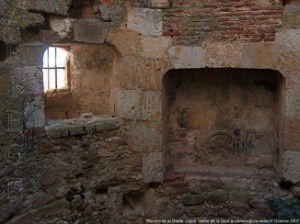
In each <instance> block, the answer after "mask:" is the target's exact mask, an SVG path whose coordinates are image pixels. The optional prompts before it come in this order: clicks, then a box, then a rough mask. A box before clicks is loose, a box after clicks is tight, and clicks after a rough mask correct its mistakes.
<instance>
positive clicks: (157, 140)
mask: <svg viewBox="0 0 300 224" xmlns="http://www.w3.org/2000/svg"><path fill="white" fill-rule="evenodd" d="M148 123H150V124H148ZM161 127H162V124H161V121H159V120H152V121H148V122H132V123H131V124H129V125H128V138H129V139H128V141H129V145H130V146H131V147H132V148H133V149H134V150H135V151H137V152H144V153H147V152H156V151H159V150H160V149H161V148H162V137H161V133H162V128H161Z"/></svg>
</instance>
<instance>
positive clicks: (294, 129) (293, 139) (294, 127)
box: [284, 120, 300, 151]
mask: <svg viewBox="0 0 300 224" xmlns="http://www.w3.org/2000/svg"><path fill="white" fill-rule="evenodd" d="M299 136H300V120H286V121H285V122H284V149H285V150H291V151H300V139H299Z"/></svg>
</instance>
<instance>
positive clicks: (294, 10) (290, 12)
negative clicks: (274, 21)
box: [282, 2, 300, 29]
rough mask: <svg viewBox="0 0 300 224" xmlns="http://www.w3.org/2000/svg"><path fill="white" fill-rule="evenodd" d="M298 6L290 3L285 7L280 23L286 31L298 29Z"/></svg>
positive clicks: (299, 26)
mask: <svg viewBox="0 0 300 224" xmlns="http://www.w3.org/2000/svg"><path fill="white" fill-rule="evenodd" d="M299 13H300V4H299V3H297V2H291V3H289V4H288V5H286V6H285V8H284V11H283V18H282V22H283V25H284V27H285V28H287V29H296V28H300V14H299Z"/></svg>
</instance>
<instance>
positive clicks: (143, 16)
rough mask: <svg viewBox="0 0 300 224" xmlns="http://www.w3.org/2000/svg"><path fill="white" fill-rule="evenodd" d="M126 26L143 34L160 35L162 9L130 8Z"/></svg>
mask: <svg viewBox="0 0 300 224" xmlns="http://www.w3.org/2000/svg"><path fill="white" fill-rule="evenodd" d="M127 27H128V29H131V30H135V31H137V32H139V33H140V34H142V35H145V36H162V11H161V10H160V9H148V8H132V9H130V10H129V12H128V21H127Z"/></svg>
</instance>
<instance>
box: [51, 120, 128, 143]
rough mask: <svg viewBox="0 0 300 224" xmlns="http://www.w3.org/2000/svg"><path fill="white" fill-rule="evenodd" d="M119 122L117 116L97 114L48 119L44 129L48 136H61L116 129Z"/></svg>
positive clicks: (118, 126)
mask: <svg viewBox="0 0 300 224" xmlns="http://www.w3.org/2000/svg"><path fill="white" fill-rule="evenodd" d="M121 124H122V122H121V120H120V119H118V118H114V117H104V116H99V117H92V118H76V119H67V120H55V121H50V122H49V124H48V125H47V126H46V127H45V130H46V134H47V136H48V137H50V138H63V137H70V136H77V135H85V134H92V133H99V132H105V131H112V130H117V129H119V128H120V127H121Z"/></svg>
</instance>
